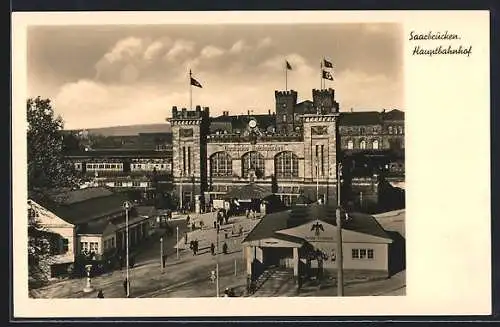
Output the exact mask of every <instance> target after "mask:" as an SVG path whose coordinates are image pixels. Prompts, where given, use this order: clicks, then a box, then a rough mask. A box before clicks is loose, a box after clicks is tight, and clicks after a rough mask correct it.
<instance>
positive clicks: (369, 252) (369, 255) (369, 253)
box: [367, 249, 373, 259]
mask: <svg viewBox="0 0 500 327" xmlns="http://www.w3.org/2000/svg"><path fill="white" fill-rule="evenodd" d="M367 252H368V259H373V249H368V250H367Z"/></svg>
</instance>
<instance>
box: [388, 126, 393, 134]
mask: <svg viewBox="0 0 500 327" xmlns="http://www.w3.org/2000/svg"><path fill="white" fill-rule="evenodd" d="M387 129H388V131H389V134H392V126H389V127H388V128H387Z"/></svg>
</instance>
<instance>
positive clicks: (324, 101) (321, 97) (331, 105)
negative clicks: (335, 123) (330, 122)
mask: <svg viewBox="0 0 500 327" xmlns="http://www.w3.org/2000/svg"><path fill="white" fill-rule="evenodd" d="M312 92H313V106H314V108H316V111H317V112H318V113H321V114H333V113H337V112H338V111H339V103H338V102H337V101H335V90H334V89H332V88H329V89H324V90H317V89H313V90H312Z"/></svg>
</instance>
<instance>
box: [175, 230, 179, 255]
mask: <svg viewBox="0 0 500 327" xmlns="http://www.w3.org/2000/svg"><path fill="white" fill-rule="evenodd" d="M175 233H176V239H177V243H176V244H177V246H176V251H177V260H179V226H175Z"/></svg>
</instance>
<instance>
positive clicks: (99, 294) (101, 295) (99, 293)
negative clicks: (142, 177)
mask: <svg viewBox="0 0 500 327" xmlns="http://www.w3.org/2000/svg"><path fill="white" fill-rule="evenodd" d="M97 297H98V298H100V299H104V293H103V292H102V290H99V292H98V293H97Z"/></svg>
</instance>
